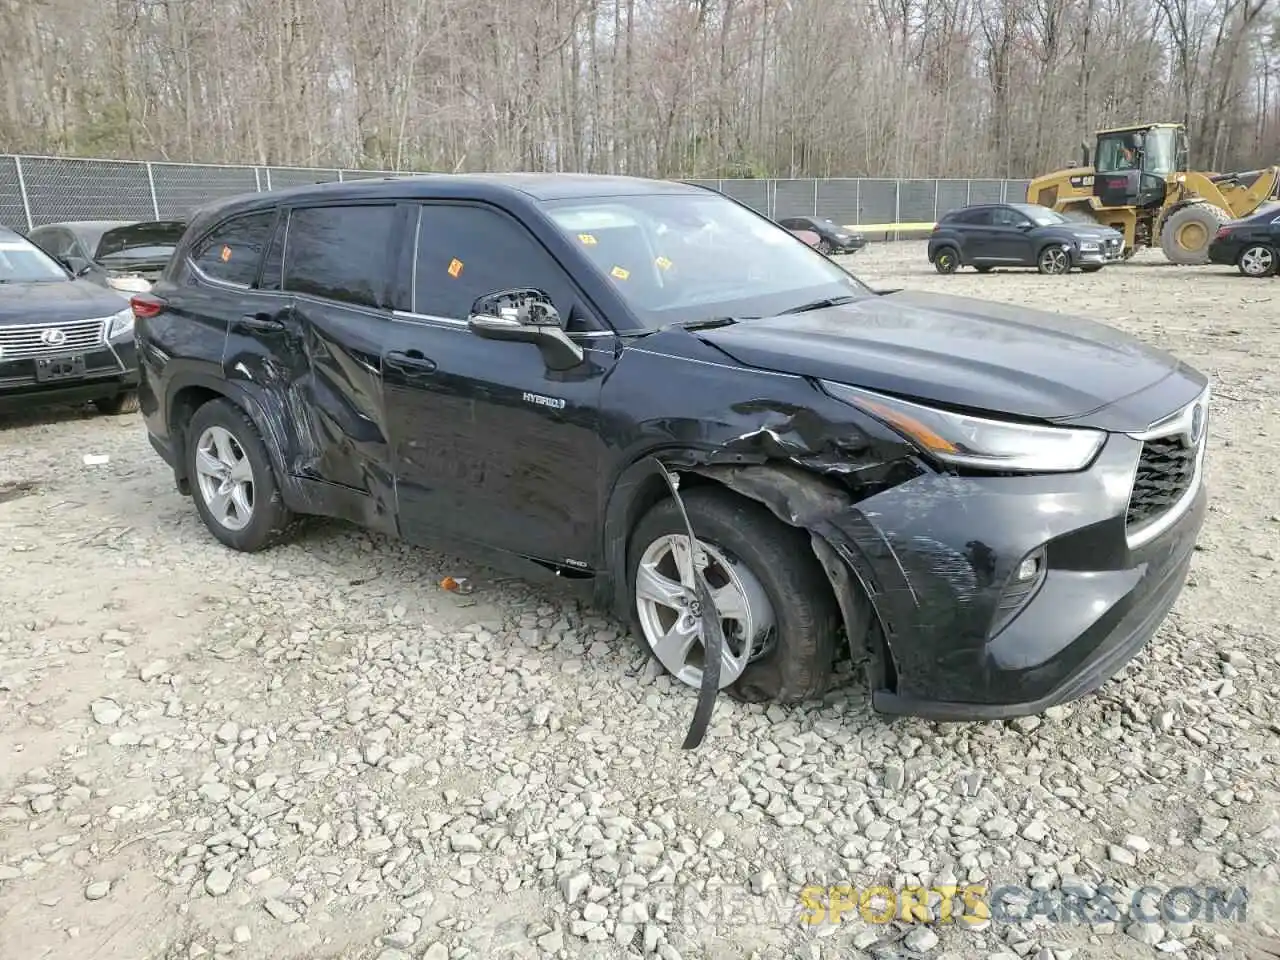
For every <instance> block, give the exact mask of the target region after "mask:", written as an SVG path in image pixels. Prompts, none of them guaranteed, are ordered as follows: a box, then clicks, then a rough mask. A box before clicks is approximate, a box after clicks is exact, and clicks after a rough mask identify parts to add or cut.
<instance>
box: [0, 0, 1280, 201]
mask: <svg viewBox="0 0 1280 960" xmlns="http://www.w3.org/2000/svg"><path fill="white" fill-rule="evenodd" d="M1278 7H1280V0H1275V2H1273V0H0V152H10V151H12V152H15V153H42V154H60V155H79V156H102V157H118V158H126V157H127V158H138V159H152V160H166V159H167V160H183V161H206V162H238V163H257V164H299V165H307V166H342V167H373V168H391V169H416V170H433V171H446V172H447V171H458V172H462V171H472V170H482V169H488V170H511V169H526V170H583V171H593V172H620V173H633V174H643V175H649V176H662V177H743V176H780V177H829V176H893V177H948V176H960V177H963V176H984V177H1025V176H1030V175H1033V174H1035V173H1040V172H1045V171H1046V170H1048V169H1052V168H1056V167H1059V166H1061V165H1063V164H1064V163H1066V162H1068V161H1072V160H1074V159H1075V158H1077V157H1078V156H1079V144H1080V142H1081V140H1082V139H1087V138H1089V136H1090V134H1091V132H1092V131H1093V129H1094V128H1095V127H1097V126H1103V125H1109V124H1121V123H1129V122H1140V121H1144V122H1150V121H1164V120H1174V121H1176V120H1181V121H1185V122H1186V123H1188V126H1189V129H1190V132H1191V137H1192V141H1191V146H1192V160H1193V165H1195V166H1198V167H1200V168H1204V169H1215V170H1229V169H1249V168H1252V167H1256V166H1259V165H1263V164H1270V163H1277V162H1280V15H1278V14H1277V8H1278Z"/></svg>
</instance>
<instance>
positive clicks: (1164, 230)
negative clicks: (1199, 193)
mask: <svg viewBox="0 0 1280 960" xmlns="http://www.w3.org/2000/svg"><path fill="white" fill-rule="evenodd" d="M1230 219H1231V218H1230V217H1229V216H1228V215H1227V213H1226V211H1225V210H1222V209H1220V208H1219V207H1215V206H1213V205H1212V204H1209V203H1193V204H1191V205H1189V206H1186V207H1183V208H1181V209H1180V210H1175V211H1174V212H1173V213H1171V214H1170V215H1169V217H1168V219H1167V220H1165V222H1164V226H1162V227H1161V228H1160V247H1161V249H1163V250H1164V255H1165V256H1166V257H1167V258H1168V259H1169V260H1170V261H1171V262H1173V263H1176V264H1179V265H1180V266H1184V267H1194V266H1199V265H1201V264H1205V263H1208V262H1209V244H1210V243H1212V242H1213V238H1214V235H1215V234H1217V232H1218V228H1219V227H1221V226H1222V225H1223V224H1224V223H1227V222H1229V221H1230Z"/></svg>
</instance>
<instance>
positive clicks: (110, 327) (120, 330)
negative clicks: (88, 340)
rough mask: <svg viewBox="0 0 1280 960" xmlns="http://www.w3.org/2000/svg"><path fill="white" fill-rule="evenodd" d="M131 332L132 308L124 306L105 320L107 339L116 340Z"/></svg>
mask: <svg viewBox="0 0 1280 960" xmlns="http://www.w3.org/2000/svg"><path fill="white" fill-rule="evenodd" d="M132 333H133V309H132V308H131V307H125V309H123V310H121V311H120V312H119V313H113V314H112V315H111V319H110V320H108V321H107V339H108V340H116V339H118V338H120V337H127V336H129V335H131V334H132Z"/></svg>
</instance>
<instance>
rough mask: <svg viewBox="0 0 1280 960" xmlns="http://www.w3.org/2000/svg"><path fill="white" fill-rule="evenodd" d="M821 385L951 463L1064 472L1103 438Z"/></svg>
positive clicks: (1083, 461) (1080, 465) (1082, 463)
mask: <svg viewBox="0 0 1280 960" xmlns="http://www.w3.org/2000/svg"><path fill="white" fill-rule="evenodd" d="M822 387H823V389H824V390H826V391H827V392H828V393H829V394H831V395H832V396H833V397H835V398H836V399H838V400H843V401H844V402H845V403H849V404H852V405H853V406H855V407H858V408H859V409H861V410H863V411H865V412H866V413H868V414H870V415H871V416H873V417H875V418H876V419H877V420H880V421H882V422H883V423H885V424H886V425H887V426H889V427H891V428H893V429H894V430H895V431H896V432H898V433H900V434H902V436H904V437H905V438H906V439H907V440H909V441H911V442H912V443H913V444H915V445H916V446H917V447H918V448H919V449H920V450H921V451H922V452H924V453H927V454H929V455H930V456H932V457H936V458H937V459H938V460H941V461H942V462H944V463H948V464H951V465H953V466H957V467H977V468H979V469H982V470H997V471H1016V472H1019V473H1069V472H1071V471H1073V470H1083V469H1084V468H1085V467H1087V466H1088V465H1089V464H1090V463H1091V462H1092V461H1093V458H1094V457H1095V456H1097V453H1098V451H1099V450H1100V449H1102V444H1103V442H1104V441H1105V440H1106V434H1105V433H1103V432H1101V431H1099V430H1088V429H1083V428H1077V427H1048V426H1040V425H1038V424H1030V423H1013V422H1010V421H1007V420H988V419H986V418H984V417H974V416H969V415H968V414H963V413H952V412H950V411H947V410H936V409H934V408H933V407H925V406H921V405H920V404H918V403H908V402H907V401H905V400H899V399H897V398H896V397H887V396H884V395H883V394H879V393H871V392H869V391H866V390H859V389H857V388H855V387H850V386H846V385H845V384H843V383H833V382H831V381H829V380H824V381H822Z"/></svg>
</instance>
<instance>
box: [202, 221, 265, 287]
mask: <svg viewBox="0 0 1280 960" xmlns="http://www.w3.org/2000/svg"><path fill="white" fill-rule="evenodd" d="M275 219H276V212H275V211H274V210H262V211H259V212H257V213H247V214H245V215H244V216H240V217H233V218H232V219H230V220H228V221H226V222H225V223H223V224H220V225H219V226H217V227H215V228H214V229H213V232H212V233H210V234H209V235H208V236H207V237H205V238H204V239H203V240H201V241H200V242H199V243H198V244H197V245H196V247H195V249H194V250H193V251H192V252H191V260H192V262H194V263H195V265H196V266H197V267H198V268H199V269H200V272H201V273H203V274H204V275H205V276H207V277H212V278H213V279H214V280H221V281H222V282H223V283H234V284H236V285H237V286H242V287H248V286H251V285H252V284H253V281H254V280H255V279H257V276H258V264H259V263H261V262H262V251H263V250H264V249H265V248H266V246H267V242H268V241H269V240H270V238H271V225H272V224H273V223H274V222H275Z"/></svg>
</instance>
